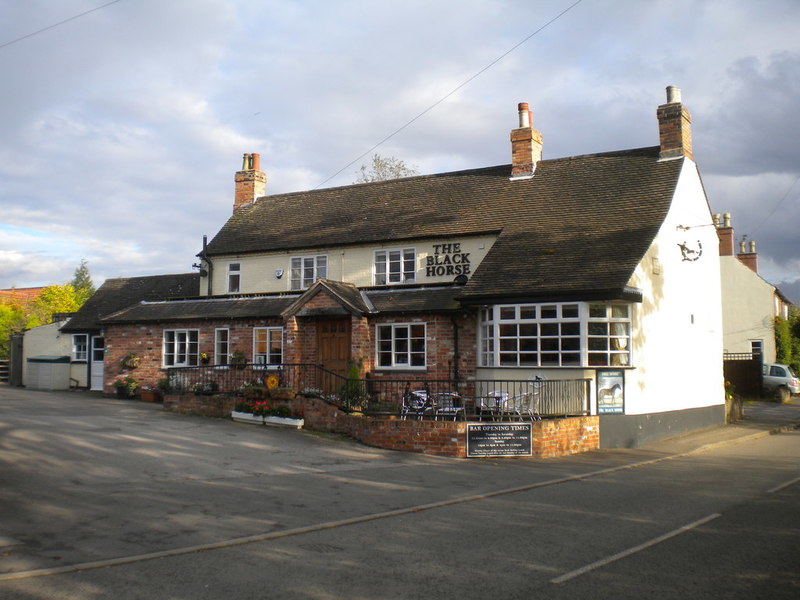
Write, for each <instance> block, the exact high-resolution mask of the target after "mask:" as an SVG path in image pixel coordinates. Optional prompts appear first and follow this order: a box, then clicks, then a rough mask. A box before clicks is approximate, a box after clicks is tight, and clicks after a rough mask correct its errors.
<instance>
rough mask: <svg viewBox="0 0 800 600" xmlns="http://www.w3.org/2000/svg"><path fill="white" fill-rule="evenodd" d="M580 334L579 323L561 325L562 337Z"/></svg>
mask: <svg viewBox="0 0 800 600" xmlns="http://www.w3.org/2000/svg"><path fill="white" fill-rule="evenodd" d="M580 333H581V324H580V323H578V322H575V323H562V324H561V335H580Z"/></svg>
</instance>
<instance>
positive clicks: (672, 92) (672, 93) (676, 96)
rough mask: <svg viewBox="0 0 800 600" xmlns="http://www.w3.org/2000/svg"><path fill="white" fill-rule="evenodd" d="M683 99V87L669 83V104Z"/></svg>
mask: <svg viewBox="0 0 800 600" xmlns="http://www.w3.org/2000/svg"><path fill="white" fill-rule="evenodd" d="M680 101H681V88H679V87H677V86H674V85H668V86H667V104H675V103H677V102H680Z"/></svg>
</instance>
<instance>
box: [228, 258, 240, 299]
mask: <svg viewBox="0 0 800 600" xmlns="http://www.w3.org/2000/svg"><path fill="white" fill-rule="evenodd" d="M241 288H242V264H241V263H238V262H235V263H228V293H229V294H238V293H239V291H240V290H241Z"/></svg>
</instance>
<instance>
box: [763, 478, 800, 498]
mask: <svg viewBox="0 0 800 600" xmlns="http://www.w3.org/2000/svg"><path fill="white" fill-rule="evenodd" d="M798 481H800V477H795V478H794V479H792V480H791V481H787V482H785V483H781V484H780V485H776V486H775V487H774V488H772V489H769V490H767V493H768V494H774V493H775V492H780V491H781V490H782V489H783V488H787V487H789V486H790V485H794V484H795V483H797V482H798Z"/></svg>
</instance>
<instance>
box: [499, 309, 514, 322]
mask: <svg viewBox="0 0 800 600" xmlns="http://www.w3.org/2000/svg"><path fill="white" fill-rule="evenodd" d="M500 318H501V319H504V320H506V319H516V318H517V309H516V308H515V307H514V306H501V307H500Z"/></svg>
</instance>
